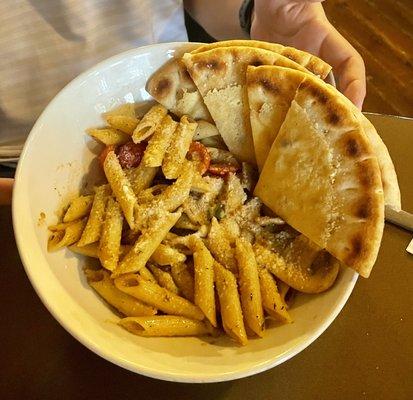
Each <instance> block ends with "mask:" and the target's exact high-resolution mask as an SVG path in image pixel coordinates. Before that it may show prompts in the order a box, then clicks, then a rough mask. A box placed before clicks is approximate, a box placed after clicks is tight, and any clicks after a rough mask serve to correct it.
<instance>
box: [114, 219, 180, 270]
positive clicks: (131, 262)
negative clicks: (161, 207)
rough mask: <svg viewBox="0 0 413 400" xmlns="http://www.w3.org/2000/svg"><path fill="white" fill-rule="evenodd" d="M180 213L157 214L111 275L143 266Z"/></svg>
mask: <svg viewBox="0 0 413 400" xmlns="http://www.w3.org/2000/svg"><path fill="white" fill-rule="evenodd" d="M181 214H182V211H177V212H175V213H161V214H159V215H157V218H155V221H154V223H153V224H152V225H150V226H149V227H148V228H147V229H146V230H145V231H144V232H143V233H142V234H141V236H139V238H138V240H137V241H136V243H135V244H134V245H133V247H132V248H131V249H130V250H129V252H128V253H127V254H126V255H125V257H124V258H123V259H122V261H121V262H120V263H119V265H118V268H117V269H116V270H115V271H114V273H113V277H116V276H119V275H121V274H125V273H129V272H138V271H139V270H140V269H141V268H142V267H144V266H145V264H146V263H147V261H148V260H149V258H150V257H151V255H152V254H153V253H154V251H155V250H156V248H157V247H158V246H159V245H160V244H161V242H162V240H163V239H164V237H165V235H166V234H167V232H168V231H169V230H170V229H171V228H172V227H173V226H174V225H175V222H176V221H177V220H178V218H179V217H180V216H181Z"/></svg>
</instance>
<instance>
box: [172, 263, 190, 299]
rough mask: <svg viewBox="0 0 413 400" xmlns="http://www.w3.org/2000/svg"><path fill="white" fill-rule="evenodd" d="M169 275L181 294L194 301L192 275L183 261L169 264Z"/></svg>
mask: <svg viewBox="0 0 413 400" xmlns="http://www.w3.org/2000/svg"><path fill="white" fill-rule="evenodd" d="M171 275H172V278H173V279H174V282H175V283H176V286H178V288H179V290H180V291H181V293H182V295H183V296H184V297H185V298H186V299H188V300H189V301H191V302H193V301H194V276H193V273H192V272H191V271H190V268H189V266H188V265H187V264H185V263H183V262H182V263H179V264H173V265H171Z"/></svg>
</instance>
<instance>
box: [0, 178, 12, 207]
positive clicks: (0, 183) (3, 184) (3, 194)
mask: <svg viewBox="0 0 413 400" xmlns="http://www.w3.org/2000/svg"><path fill="white" fill-rule="evenodd" d="M13 183H14V179H10V178H0V206H3V205H8V204H10V203H11V197H12V192H13Z"/></svg>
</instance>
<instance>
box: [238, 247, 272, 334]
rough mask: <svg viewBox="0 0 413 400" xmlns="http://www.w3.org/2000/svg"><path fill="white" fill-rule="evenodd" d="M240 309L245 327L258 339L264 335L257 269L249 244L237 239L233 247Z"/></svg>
mask: <svg viewBox="0 0 413 400" xmlns="http://www.w3.org/2000/svg"><path fill="white" fill-rule="evenodd" d="M235 257H236V259H237V263H238V279H239V289H240V297H241V307H242V312H243V315H244V319H245V321H246V325H248V327H249V328H250V329H251V330H252V331H253V332H254V333H255V334H256V335H257V336H259V337H262V336H263V335H264V325H265V320H264V312H263V310H262V299H261V290H260V280H259V277H258V267H257V262H256V260H255V255H254V251H253V249H252V246H251V243H250V242H248V241H246V240H243V239H238V240H237V241H236V245H235Z"/></svg>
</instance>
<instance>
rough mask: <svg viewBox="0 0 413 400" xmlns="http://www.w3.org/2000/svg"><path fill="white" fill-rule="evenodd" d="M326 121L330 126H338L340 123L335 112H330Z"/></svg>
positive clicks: (338, 116)
mask: <svg viewBox="0 0 413 400" xmlns="http://www.w3.org/2000/svg"><path fill="white" fill-rule="evenodd" d="M328 120H329V122H330V123H331V124H332V125H338V124H339V122H340V121H341V118H340V115H338V114H337V113H336V112H335V111H333V110H330V112H329V113H328Z"/></svg>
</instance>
